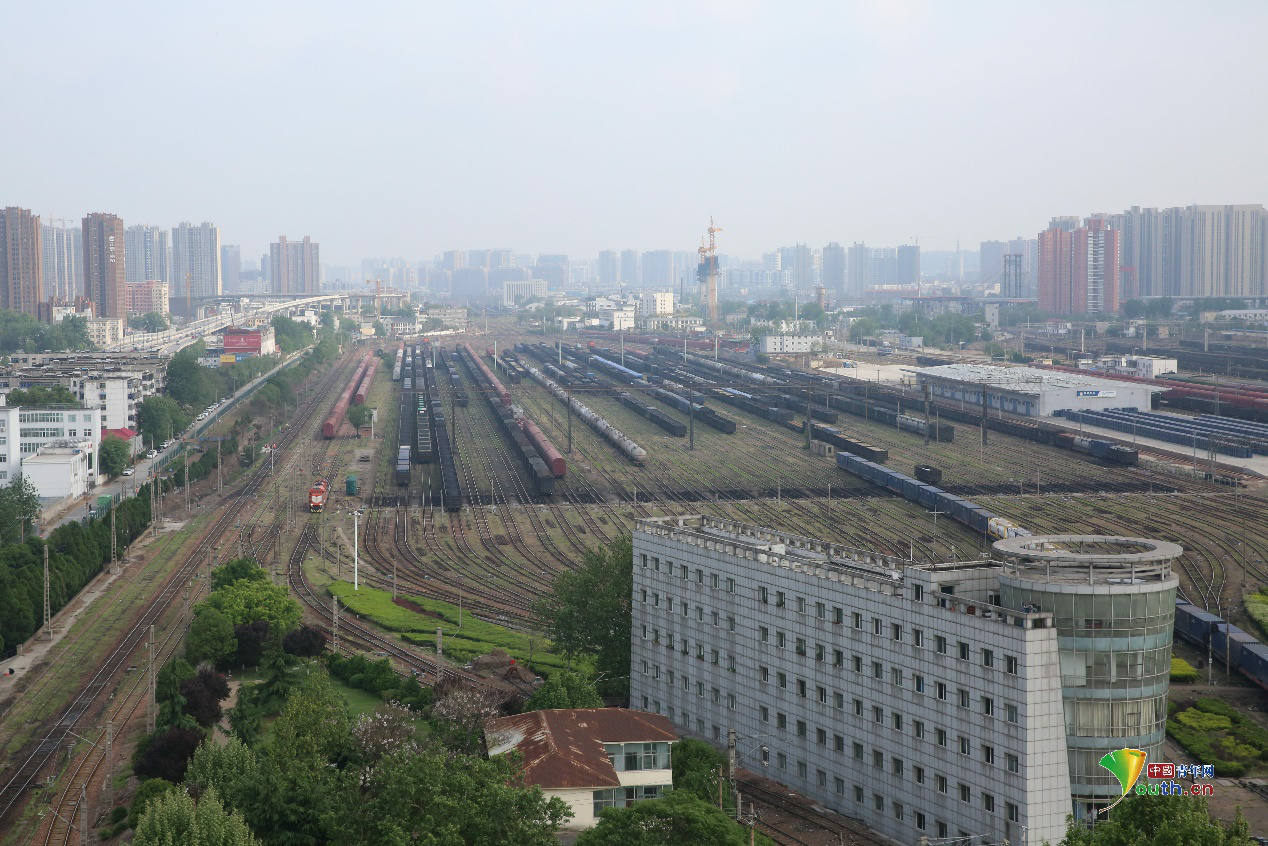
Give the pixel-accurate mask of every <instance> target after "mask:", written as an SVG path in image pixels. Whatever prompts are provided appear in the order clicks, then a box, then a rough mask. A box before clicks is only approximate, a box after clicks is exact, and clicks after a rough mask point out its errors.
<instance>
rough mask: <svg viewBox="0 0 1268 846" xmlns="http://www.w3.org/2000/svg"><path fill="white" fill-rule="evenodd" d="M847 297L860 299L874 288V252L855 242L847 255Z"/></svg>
mask: <svg viewBox="0 0 1268 846" xmlns="http://www.w3.org/2000/svg"><path fill="white" fill-rule="evenodd" d="M845 283H846V287H847V291H846V296H847V297H849V298H851V299H860V298H862V296H863V293H864V292H865V291H866V290H867V289H868V288H870V287H872V284H873V283H872V251H871V250H870V249H868V247H867V245H866V244H861V243H859V242H857V241H856V242H855V243H854V244H853V245H852V246H851V247H850V249H849V252H848V253H847V254H846V279H845Z"/></svg>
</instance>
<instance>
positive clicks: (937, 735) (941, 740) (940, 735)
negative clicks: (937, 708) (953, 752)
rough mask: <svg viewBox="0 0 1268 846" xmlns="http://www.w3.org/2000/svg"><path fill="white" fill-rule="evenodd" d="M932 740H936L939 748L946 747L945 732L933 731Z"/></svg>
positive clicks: (943, 730) (944, 730) (941, 730)
mask: <svg viewBox="0 0 1268 846" xmlns="http://www.w3.org/2000/svg"><path fill="white" fill-rule="evenodd" d="M934 739H935V740H937V742H938V745H939V746H946V745H947V730H946V729H937V730H935V731H934Z"/></svg>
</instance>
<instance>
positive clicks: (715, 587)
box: [711, 573, 719, 590]
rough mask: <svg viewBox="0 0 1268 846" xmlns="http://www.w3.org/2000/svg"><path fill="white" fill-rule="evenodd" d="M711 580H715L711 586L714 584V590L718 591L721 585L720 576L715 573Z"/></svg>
mask: <svg viewBox="0 0 1268 846" xmlns="http://www.w3.org/2000/svg"><path fill="white" fill-rule="evenodd" d="M711 578H712V580H713V581H712V583H711V584H712V586H713V589H714V590H717V589H718V584H719V582H718V574H717V573H714V574H713V575H712V577H711Z"/></svg>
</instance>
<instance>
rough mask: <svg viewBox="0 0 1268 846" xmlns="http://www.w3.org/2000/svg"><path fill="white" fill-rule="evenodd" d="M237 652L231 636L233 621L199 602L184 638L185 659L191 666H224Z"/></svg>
mask: <svg viewBox="0 0 1268 846" xmlns="http://www.w3.org/2000/svg"><path fill="white" fill-rule="evenodd" d="M237 651H238V639H237V637H235V636H234V634H233V621H232V620H230V619H229V618H228V617H226V616H225V615H224V614H223V613H221V612H220V611H218V610H217V609H215V608H212V607H211V606H210V605H208V604H207V603H205V602H200V603H198V605H197V606H196V607H195V608H194V621H193V622H192V623H190V624H189V635H188V636H186V638H185V659H186V660H187V661H189V662H190V663H191V664H201V663H203V662H204V661H206V662H207V663H209V664H216V665H218V666H224V665H225V664H226V663H227V662H228V661H229V659H231V658H232V657H233V655H234V653H235V652H237Z"/></svg>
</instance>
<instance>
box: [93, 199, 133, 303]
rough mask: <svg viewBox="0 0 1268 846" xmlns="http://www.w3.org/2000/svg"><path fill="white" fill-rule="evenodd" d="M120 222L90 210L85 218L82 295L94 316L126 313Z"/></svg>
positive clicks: (125, 260) (113, 216) (125, 276)
mask: <svg viewBox="0 0 1268 846" xmlns="http://www.w3.org/2000/svg"><path fill="white" fill-rule="evenodd" d="M123 243H124V229H123V221H122V220H120V219H119V217H118V215H113V214H105V213H102V212H93V213H91V214H89V215H88V216H87V217H85V218H84V222H83V245H84V295H85V296H86V297H88V299H89V300H90V301H91V302H92V304H93V309H94V310H95V311H96V313H97V317H122V318H126V317H127V316H128V311H127V301H128V296H127V287H126V286H127V270H126V264H127V259H126V257H125V256H126V253H125V251H124V247H123Z"/></svg>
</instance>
